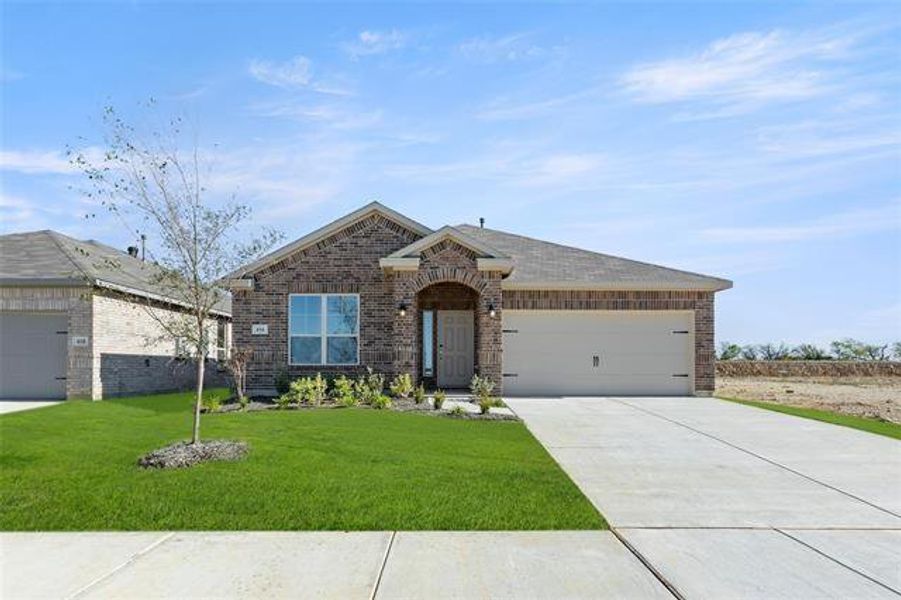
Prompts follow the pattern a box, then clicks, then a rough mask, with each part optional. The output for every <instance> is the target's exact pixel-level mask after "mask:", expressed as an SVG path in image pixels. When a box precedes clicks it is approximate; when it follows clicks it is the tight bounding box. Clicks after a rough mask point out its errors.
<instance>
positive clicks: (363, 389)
mask: <svg viewBox="0 0 901 600" xmlns="http://www.w3.org/2000/svg"><path fill="white" fill-rule="evenodd" d="M354 388H355V389H356V392H357V398H359V399H360V402H362V403H363V404H372V403H373V401H374V400H375V399H376V398H377V397H378V396H381V395H382V392H383V391H384V390H385V376H384V375H380V374H378V373H375V372H373V370H372V368H370V367H367V368H366V374H365V375H360V377H359V378H358V379H357V381H356V383H355V384H354Z"/></svg>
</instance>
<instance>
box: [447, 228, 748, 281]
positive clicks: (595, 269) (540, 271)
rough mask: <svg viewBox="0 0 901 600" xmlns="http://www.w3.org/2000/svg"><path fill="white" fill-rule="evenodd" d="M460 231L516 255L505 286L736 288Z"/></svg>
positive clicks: (514, 238) (519, 239)
mask: <svg viewBox="0 0 901 600" xmlns="http://www.w3.org/2000/svg"><path fill="white" fill-rule="evenodd" d="M456 229H458V230H460V231H462V232H463V233H465V234H466V235H468V236H470V237H473V238H476V239H479V240H482V241H483V242H485V243H486V244H488V245H490V246H491V247H493V248H497V249H498V250H500V251H501V252H504V253H505V254H508V255H510V256H511V257H513V260H514V263H515V267H514V269H513V272H512V273H511V274H510V275H509V276H508V277H507V278H506V279H505V280H504V287H505V288H517V287H518V288H528V287H530V286H531V287H535V288H560V289H567V288H568V289H579V288H607V289H635V290H649V289H657V290H665V289H680V290H689V289H691V290H724V289H728V288H730V287H732V282H731V281H729V280H727V279H720V278H718V277H709V276H707V275H701V274H699V273H691V272H688V271H680V270H678V269H671V268H669V267H662V266H659V265H652V264H649V263H644V262H639V261H635V260H629V259H627V258H620V257H618V256H610V255H608V254H600V253H598V252H591V251H589V250H582V249H579V248H573V247H571V246H563V245H560V244H554V243H551V242H545V241H542V240H536V239H534V238H529V237H525V236H521V235H515V234H512V233H506V232H503V231H497V230H494V229H485V228H481V227H476V226H475V225H457V226H456Z"/></svg>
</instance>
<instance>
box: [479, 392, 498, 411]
mask: <svg viewBox="0 0 901 600" xmlns="http://www.w3.org/2000/svg"><path fill="white" fill-rule="evenodd" d="M495 406H496V407H501V406H504V403H503V402H501V400H500V398H492V397H490V396H489V397H487V398H480V399H479V413H481V414H483V415H487V414H488V411H489V410H490V409H491V408H492V407H495Z"/></svg>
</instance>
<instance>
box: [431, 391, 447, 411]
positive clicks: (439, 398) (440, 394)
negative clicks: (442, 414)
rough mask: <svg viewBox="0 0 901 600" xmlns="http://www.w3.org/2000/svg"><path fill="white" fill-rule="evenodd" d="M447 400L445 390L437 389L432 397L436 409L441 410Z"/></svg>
mask: <svg viewBox="0 0 901 600" xmlns="http://www.w3.org/2000/svg"><path fill="white" fill-rule="evenodd" d="M445 400H447V394H445V393H444V390H438V391H436V392H435V395H434V396H433V397H432V404H433V405H434V406H435V410H441V407H442V406H444V401H445Z"/></svg>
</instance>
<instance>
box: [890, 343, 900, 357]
mask: <svg viewBox="0 0 901 600" xmlns="http://www.w3.org/2000/svg"><path fill="white" fill-rule="evenodd" d="M892 358H894V359H895V360H897V361H901V342H895V343H894V344H892Z"/></svg>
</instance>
